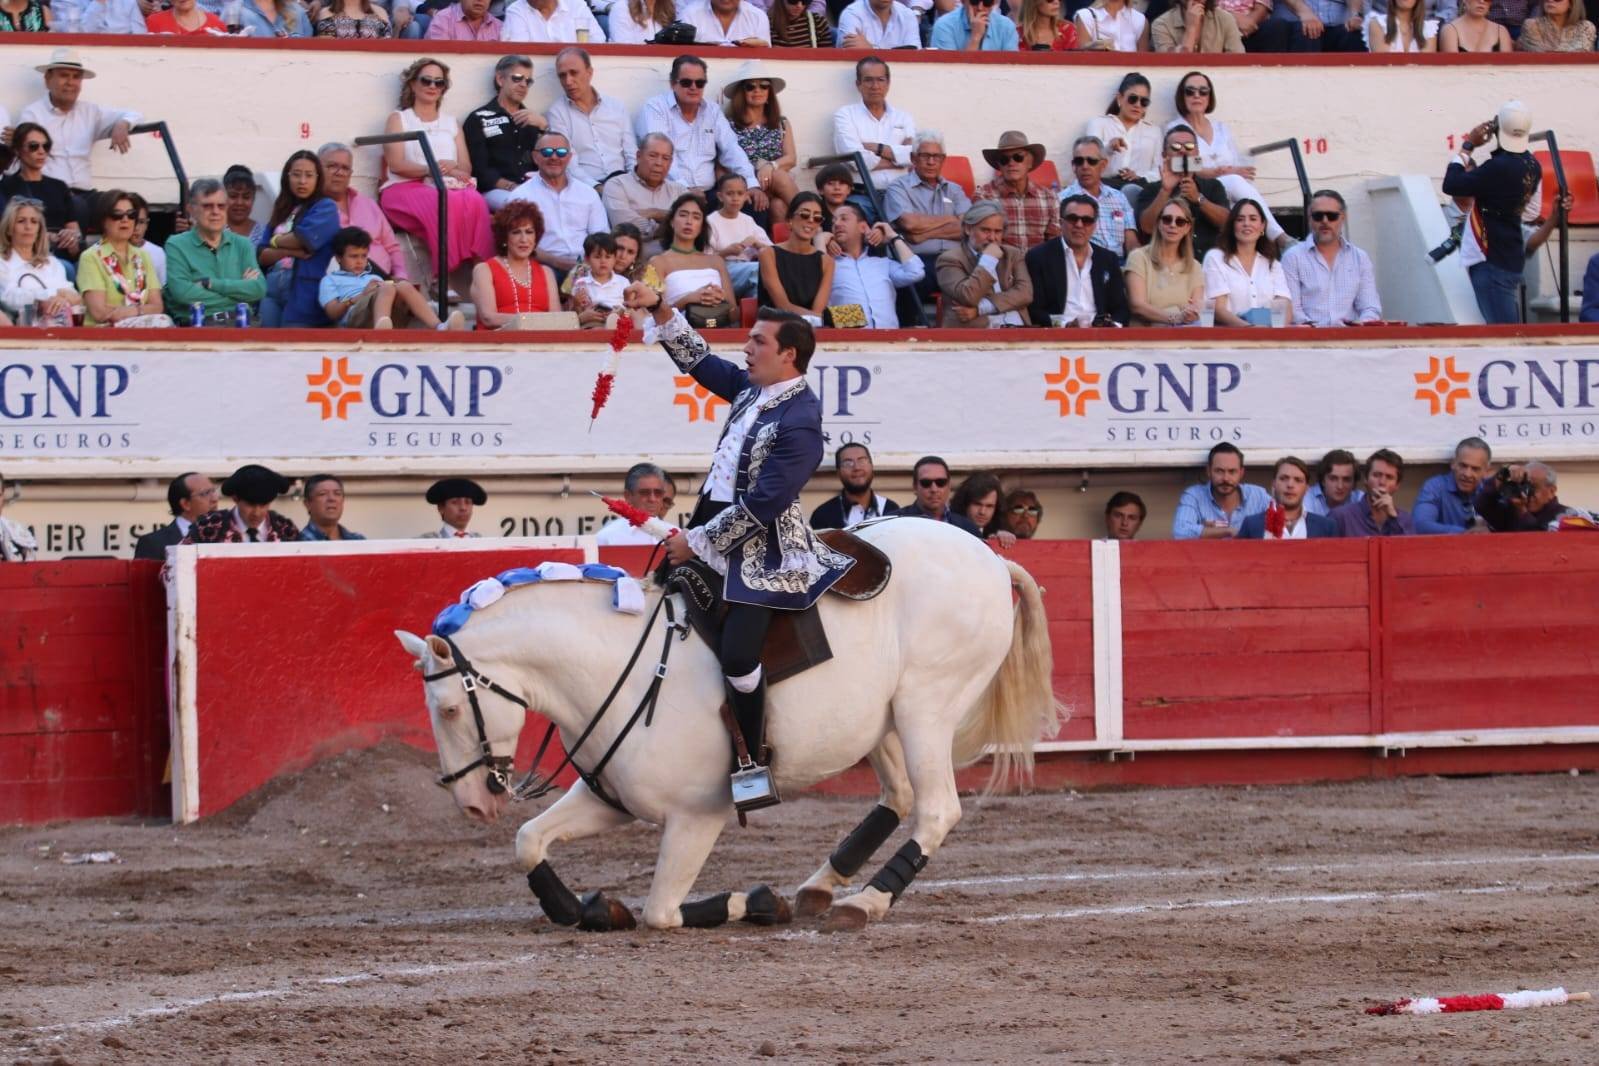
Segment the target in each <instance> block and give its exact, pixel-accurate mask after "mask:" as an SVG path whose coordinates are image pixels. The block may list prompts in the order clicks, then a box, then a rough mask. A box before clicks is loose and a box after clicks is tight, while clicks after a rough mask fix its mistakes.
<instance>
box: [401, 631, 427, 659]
mask: <svg viewBox="0 0 1599 1066" xmlns="http://www.w3.org/2000/svg"><path fill="white" fill-rule="evenodd" d="M394 635H395V637H397V638H398V639H399V641H400V647H402V648H404V649H405V650H406V652H407V653H408V654H409V655H411V656H412V657H413V658H416V659H421V658H425V657H426V656H427V653H428V646H427V641H425V640H423V639H422V638H421V637H419V636H417V635H416V634H415V633H407V632H406V631H405V630H403V629H396V630H395V631H394Z"/></svg>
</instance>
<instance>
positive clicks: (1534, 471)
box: [1472, 461, 1573, 533]
mask: <svg viewBox="0 0 1599 1066" xmlns="http://www.w3.org/2000/svg"><path fill="white" fill-rule="evenodd" d="M1555 491H1556V490H1555V471H1554V468H1553V467H1551V466H1549V465H1548V464H1546V463H1540V462H1536V461H1535V462H1531V463H1513V464H1511V465H1510V466H1502V467H1500V468H1499V471H1498V473H1496V474H1494V476H1493V477H1491V478H1484V479H1483V481H1482V484H1480V485H1478V486H1477V494H1476V496H1475V497H1474V498H1473V500H1472V504H1473V506H1474V507H1475V508H1476V511H1477V514H1478V515H1480V516H1481V517H1482V519H1483V521H1485V522H1487V523H1488V528H1489V529H1491V530H1493V531H1494V532H1495V533H1528V532H1536V531H1540V530H1546V529H1552V528H1553V527H1554V524H1555V523H1556V522H1558V521H1560V516H1561V515H1563V514H1566V513H1567V512H1569V511H1572V510H1573V508H1570V507H1567V506H1565V505H1564V504H1562V503H1561V502H1560V499H1559V497H1557V496H1556V495H1555Z"/></svg>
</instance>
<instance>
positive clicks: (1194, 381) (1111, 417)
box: [1044, 355, 1250, 444]
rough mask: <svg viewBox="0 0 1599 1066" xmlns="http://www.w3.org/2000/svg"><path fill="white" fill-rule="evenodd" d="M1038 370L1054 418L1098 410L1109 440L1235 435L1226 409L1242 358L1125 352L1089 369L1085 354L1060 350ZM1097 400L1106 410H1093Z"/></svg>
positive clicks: (1239, 435)
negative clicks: (1055, 360)
mask: <svg viewBox="0 0 1599 1066" xmlns="http://www.w3.org/2000/svg"><path fill="white" fill-rule="evenodd" d="M1059 359H1060V363H1059V365H1058V367H1057V368H1056V369H1055V370H1047V371H1045V372H1044V400H1045V401H1046V402H1048V403H1053V404H1055V405H1056V406H1057V407H1058V409H1059V417H1061V418H1072V417H1077V418H1087V417H1090V415H1091V414H1093V415H1098V416H1100V417H1101V418H1102V419H1103V421H1104V422H1105V423H1107V424H1106V426H1105V430H1104V439H1105V440H1106V441H1109V442H1111V443H1140V442H1154V443H1170V444H1182V443H1203V442H1205V441H1221V440H1241V439H1243V428H1242V426H1241V425H1240V424H1239V422H1238V421H1237V420H1236V419H1234V418H1232V417H1231V416H1230V414H1229V412H1228V411H1227V403H1228V399H1229V395H1230V394H1231V393H1233V392H1235V391H1237V389H1238V387H1239V386H1240V385H1242V384H1243V381H1244V376H1245V374H1247V373H1248V372H1249V370H1250V367H1249V364H1248V363H1233V362H1224V361H1222V362H1187V361H1184V362H1177V361H1165V360H1139V359H1128V360H1124V361H1122V362H1119V363H1115V364H1112V365H1111V367H1110V368H1109V369H1108V370H1107V369H1100V370H1095V369H1093V368H1091V367H1090V365H1089V357H1088V356H1084V355H1079V356H1066V355H1063V356H1060V357H1059ZM1099 404H1104V405H1105V406H1106V407H1108V410H1093V411H1092V412H1091V408H1095V407H1097V405H1099Z"/></svg>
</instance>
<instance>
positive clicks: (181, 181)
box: [128, 121, 189, 213]
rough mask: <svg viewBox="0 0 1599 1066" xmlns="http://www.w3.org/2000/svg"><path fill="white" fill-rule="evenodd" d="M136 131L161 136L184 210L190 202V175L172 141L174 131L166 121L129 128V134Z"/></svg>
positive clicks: (180, 205) (179, 206)
mask: <svg viewBox="0 0 1599 1066" xmlns="http://www.w3.org/2000/svg"><path fill="white" fill-rule="evenodd" d="M136 133H153V134H155V135H156V136H157V137H159V138H161V144H162V146H163V147H164V148H166V150H167V161H168V162H169V163H171V164H172V173H173V174H175V175H177V178H178V211H179V212H180V213H181V212H182V211H183V208H184V205H185V204H187V203H188V202H189V175H188V173H187V172H185V171H184V169H183V160H182V159H180V158H179V157H178V146H177V145H175V144H173V143H172V131H171V130H169V129H167V124H166V122H164V121H162V122H141V123H139V124H138V125H137V126H134V127H132V128H131V129H129V130H128V135H129V136H132V135H133V134H136Z"/></svg>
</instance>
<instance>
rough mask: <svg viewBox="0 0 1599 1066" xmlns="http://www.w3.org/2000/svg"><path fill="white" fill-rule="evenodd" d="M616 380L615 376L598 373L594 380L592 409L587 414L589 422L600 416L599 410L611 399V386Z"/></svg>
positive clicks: (602, 372)
mask: <svg viewBox="0 0 1599 1066" xmlns="http://www.w3.org/2000/svg"><path fill="white" fill-rule="evenodd" d="M615 380H616V375H615V374H607V373H606V372H605V371H603V370H602V371H600V372H599V374H598V375H596V376H595V378H594V396H593V400H594V409H593V410H591V411H590V412H589V422H591V423H592V422H593V421H594V420H595V419H596V418H598V417H599V416H600V408H602V407H604V406H605V401H606V400H609V399H610V398H611V384H612V382H614V381H615Z"/></svg>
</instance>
